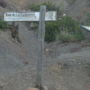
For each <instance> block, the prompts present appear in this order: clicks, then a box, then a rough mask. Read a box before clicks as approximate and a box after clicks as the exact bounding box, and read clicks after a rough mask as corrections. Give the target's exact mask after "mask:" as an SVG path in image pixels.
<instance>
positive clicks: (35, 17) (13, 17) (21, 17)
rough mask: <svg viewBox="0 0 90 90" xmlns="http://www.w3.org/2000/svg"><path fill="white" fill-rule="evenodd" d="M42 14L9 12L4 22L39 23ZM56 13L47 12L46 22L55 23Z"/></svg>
mask: <svg viewBox="0 0 90 90" xmlns="http://www.w3.org/2000/svg"><path fill="white" fill-rule="evenodd" d="M39 15H40V12H28V13H18V12H7V13H5V14H4V21H39ZM55 20H56V12H55V11H50V12H46V15H45V21H55Z"/></svg>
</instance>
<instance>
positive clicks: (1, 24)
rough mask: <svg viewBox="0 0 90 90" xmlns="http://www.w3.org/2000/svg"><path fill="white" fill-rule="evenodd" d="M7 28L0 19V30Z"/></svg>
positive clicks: (5, 23)
mask: <svg viewBox="0 0 90 90" xmlns="http://www.w3.org/2000/svg"><path fill="white" fill-rule="evenodd" d="M7 28H8V24H7V22H5V21H3V20H1V19H0V30H5V29H7Z"/></svg>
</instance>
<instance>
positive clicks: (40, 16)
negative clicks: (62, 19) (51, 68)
mask: <svg viewBox="0 0 90 90" xmlns="http://www.w3.org/2000/svg"><path fill="white" fill-rule="evenodd" d="M4 20H5V21H13V22H15V21H39V31H38V60H37V77H36V86H37V88H39V89H41V88H42V61H43V60H44V38H45V21H55V20H56V12H55V11H50V12H46V6H41V7H40V12H29V13H16V12H7V13H5V14H4ZM30 90H31V89H30Z"/></svg>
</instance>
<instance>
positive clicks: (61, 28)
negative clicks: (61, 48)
mask: <svg viewBox="0 0 90 90" xmlns="http://www.w3.org/2000/svg"><path fill="white" fill-rule="evenodd" d="M82 39H84V36H83V34H82V32H81V29H80V24H79V23H78V22H77V21H75V20H73V19H72V18H71V17H68V16H66V17H63V18H62V19H61V20H58V21H55V22H47V23H46V36H45V40H46V41H47V42H51V41H55V40H60V41H62V42H69V41H80V40H82Z"/></svg>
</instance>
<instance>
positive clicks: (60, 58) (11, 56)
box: [0, 23, 90, 90]
mask: <svg viewBox="0 0 90 90" xmlns="http://www.w3.org/2000/svg"><path fill="white" fill-rule="evenodd" d="M19 29H20V31H19V33H20V39H21V40H22V44H18V43H17V42H15V41H13V40H11V39H10V33H9V32H3V33H2V32H1V33H0V37H1V38H0V89H1V90H27V88H28V87H34V86H35V81H36V63H37V55H38V54H37V53H38V52H37V51H38V48H37V37H36V34H35V33H34V31H32V30H31V31H30V30H28V29H27V28H26V27H25V25H24V23H23V24H20V28H19ZM7 37H8V38H7ZM42 77H43V82H42V84H43V85H44V86H47V87H48V88H49V90H90V43H88V42H85V41H83V42H77V43H64V44H61V43H59V42H55V43H51V44H46V45H45V59H44V61H43V72H42Z"/></svg>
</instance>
